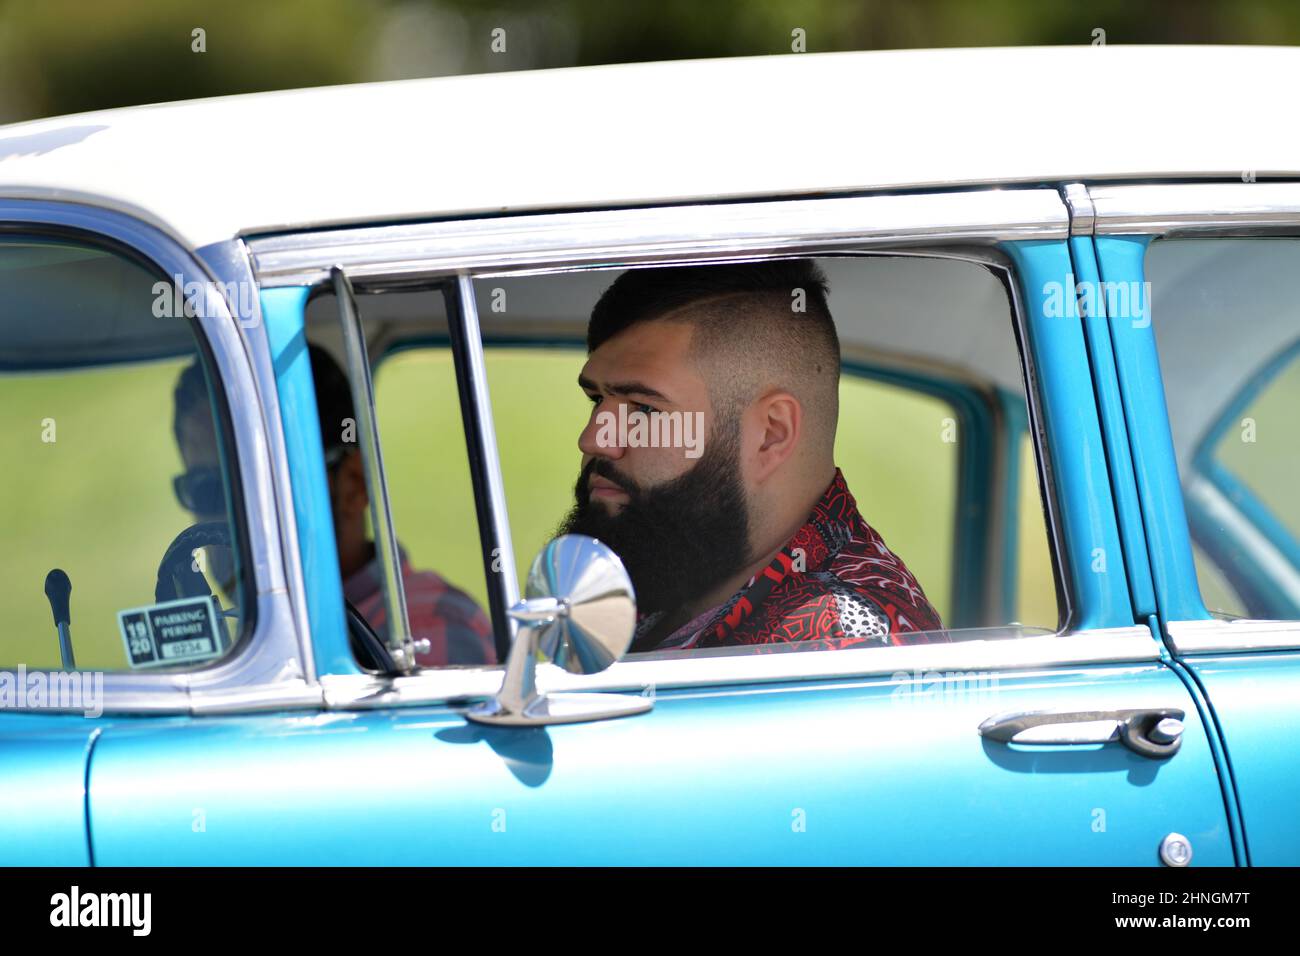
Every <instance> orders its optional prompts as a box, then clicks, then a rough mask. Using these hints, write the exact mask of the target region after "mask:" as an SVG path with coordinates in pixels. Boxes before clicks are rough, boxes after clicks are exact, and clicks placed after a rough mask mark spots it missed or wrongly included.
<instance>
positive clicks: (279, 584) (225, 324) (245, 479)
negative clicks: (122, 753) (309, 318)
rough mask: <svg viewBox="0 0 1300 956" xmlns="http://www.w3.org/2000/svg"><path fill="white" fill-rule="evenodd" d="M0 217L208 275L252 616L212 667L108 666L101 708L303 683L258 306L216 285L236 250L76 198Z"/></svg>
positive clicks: (266, 694)
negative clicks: (245, 309)
mask: <svg viewBox="0 0 1300 956" xmlns="http://www.w3.org/2000/svg"><path fill="white" fill-rule="evenodd" d="M0 221H8V222H11V223H14V222H16V223H22V224H24V225H29V226H30V227H31V229H32V231H33V232H36V231H41V230H46V231H48V230H50V229H55V230H57V229H60V228H62V229H74V230H78V231H81V232H84V233H89V234H93V235H97V236H100V237H103V238H104V239H105V240H108V241H112V242H116V243H119V244H121V245H123V246H126V247H129V248H131V249H133V250H135V251H136V252H137V253H138V254H139V255H141V256H143V257H144V258H145V259H147V260H149V261H151V262H152V263H154V264H155V265H156V266H157V267H158V268H159V269H160V270H161V271H162V272H163V274H164V275H166V276H169V277H171V276H175V275H177V274H179V275H180V276H181V277H182V279H183V280H186V281H189V280H195V279H198V278H200V277H202V279H204V280H206V281H205V288H204V293H203V301H202V306H201V309H200V310H198V311H199V312H200V313H201V314H200V315H199V317H198V323H199V326H200V328H201V329H202V330H203V332H204V334H205V336H206V337H207V340H208V343H209V346H210V347H211V349H212V353H213V356H214V358H215V361H216V364H217V368H218V371H219V372H220V374H221V378H222V387H223V390H224V392H225V397H226V404H227V405H228V406H229V410H230V418H231V426H232V430H233V432H234V436H235V456H236V459H237V467H238V469H239V478H240V485H241V489H242V493H243V499H244V506H245V512H244V514H243V515H242V516H241V520H243V521H244V523H245V527H246V530H247V532H248V536H249V548H250V557H251V569H250V570H251V573H252V577H253V581H254V594H253V600H254V601H255V602H256V609H257V621H256V624H255V629H254V632H253V634H252V635H251V637H250V639H249V640H248V641H247V643H246V644H245V646H243V647H242V648H241V649H240V650H239V651H238V652H237V653H236V654H234V655H233V656H231V657H229V658H227V659H224V660H222V661H220V662H218V663H217V664H215V665H213V666H211V667H208V668H204V669H202V670H195V671H189V672H181V673H173V674H150V673H137V672H130V671H119V672H112V673H105V674H104V683H103V697H102V701H103V706H104V711H105V713H189V712H191V711H192V708H193V706H194V700H195V696H196V695H197V694H202V695H207V694H219V695H221V696H223V697H224V698H225V699H239V698H241V697H243V696H244V695H251V696H254V697H260V698H274V697H277V696H278V695H279V694H280V693H281V691H282V690H287V689H288V688H289V687H291V686H292V685H294V684H295V683H298V682H301V681H302V680H303V678H304V667H303V660H304V659H303V656H302V653H301V643H300V641H299V638H298V635H299V631H298V629H297V628H296V627H295V621H294V617H293V612H292V608H291V605H290V603H289V600H288V592H287V590H286V587H285V582H286V579H285V575H284V564H283V554H282V552H281V539H280V534H279V527H280V526H279V523H278V513H277V512H278V509H277V507H276V495H275V491H274V485H273V482H272V470H271V456H270V452H269V447H268V443H267V425H266V419H265V417H264V416H263V414H262V408H261V405H262V402H261V401H260V400H259V397H260V394H261V393H260V392H259V391H258V389H257V381H256V377H255V375H254V371H253V368H252V365H251V362H250V359H251V357H252V356H253V355H256V354H257V352H258V346H257V345H256V344H255V342H256V331H257V330H260V313H258V316H259V324H257V325H253V324H252V323H251V322H250V323H249V324H248V326H247V327H244V326H245V324H244V323H243V322H237V321H235V318H234V316H233V315H232V312H231V309H230V308H229V307H228V305H227V302H226V299H225V297H224V296H223V294H222V293H221V291H220V289H219V288H218V287H217V286H216V285H215V284H214V283H216V282H219V281H221V282H224V281H240V280H241V279H242V281H245V282H251V281H252V276H251V273H248V272H244V273H243V274H242V276H241V275H240V269H239V257H238V256H233V255H229V254H227V255H220V254H218V255H213V256H211V257H210V258H209V260H207V261H206V262H205V261H203V260H200V259H199V258H196V256H195V254H193V253H191V252H189V251H188V250H186V249H185V248H184V247H182V246H181V245H180V244H179V243H178V242H177V241H176V240H175V239H173V238H172V237H170V236H168V235H167V234H166V233H164V232H162V231H160V230H159V229H157V228H156V227H154V226H152V225H150V224H147V223H144V222H141V221H140V220H137V219H134V218H132V217H130V216H127V215H125V214H122V213H117V212H111V211H108V210H103V209H97V208H94V207H90V206H84V205H80V204H78V203H71V202H57V201H45V200H41V201H24V200H4V201H0ZM227 252H229V250H227ZM210 262H220V263H224V265H222V266H221V270H220V273H221V274H220V276H218V275H217V274H216V271H215V270H214V269H212V268H210V267H205V266H206V265H207V264H208V263H210ZM236 288H238V287H236ZM250 318H251V317H250ZM250 331H252V333H253V336H252V339H253V340H252V341H250V337H249V333H250ZM263 348H264V347H263ZM29 673H30V672H29Z"/></svg>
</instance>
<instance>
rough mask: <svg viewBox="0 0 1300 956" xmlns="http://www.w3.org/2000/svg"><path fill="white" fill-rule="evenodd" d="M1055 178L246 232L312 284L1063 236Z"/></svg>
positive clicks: (265, 254) (267, 254)
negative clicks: (338, 272) (259, 234)
mask: <svg viewBox="0 0 1300 956" xmlns="http://www.w3.org/2000/svg"><path fill="white" fill-rule="evenodd" d="M1068 228H1069V221H1068V217H1067V215H1066V210H1065V208H1064V207H1063V206H1062V204H1061V198H1060V196H1059V195H1058V194H1057V192H1056V190H1054V189H1041V188H1040V189H981V190H969V191H962V192H949V193H922V194H919V195H899V196H866V197H857V198H851V199H800V200H779V201H769V202H751V203H720V204H710V205H694V206H668V207H657V208H651V209H631V210H629V209H619V210H608V211H599V212H573V213H548V214H542V215H521V216H511V217H504V218H485V219H468V220H459V221H447V222H433V223H416V224H412V225H404V226H374V227H366V228H361V229H336V230H329V231H322V232H311V233H297V234H293V235H283V236H267V237H263V238H253V239H251V240H250V241H249V248H250V249H251V250H252V254H253V261H254V267H255V270H256V272H257V276H258V280H259V282H261V284H262V285H263V287H267V288H270V287H274V286H288V285H314V284H316V283H319V282H322V281H324V280H325V279H326V278H327V276H328V273H329V269H330V267H331V266H333V265H336V264H337V265H340V266H342V267H343V268H345V269H346V270H347V272H348V275H349V276H350V277H351V278H352V280H353V282H354V283H356V284H357V285H358V286H361V285H362V284H363V280H364V279H365V278H366V277H368V276H378V275H384V276H394V275H409V276H435V275H445V274H450V273H457V272H471V271H472V272H481V271H486V270H492V269H512V270H513V269H515V268H520V269H525V268H529V267H533V268H537V267H544V266H547V265H559V264H583V263H585V264H595V263H612V262H615V261H621V260H624V259H627V258H637V259H639V260H641V261H671V260H676V259H680V258H683V257H686V258H692V259H699V258H711V257H712V258H728V257H734V256H736V255H750V254H762V253H773V252H780V251H786V250H792V249H806V248H808V247H816V248H818V249H820V250H823V251H832V250H835V249H840V248H843V247H846V246H856V247H862V246H878V245H887V244H901V245H908V244H915V243H924V242H933V241H935V240H936V239H943V240H944V241H947V242H963V241H965V242H986V243H993V242H998V241H1003V240H1009V239H1061V238H1064V237H1065V236H1066V235H1067V232H1068Z"/></svg>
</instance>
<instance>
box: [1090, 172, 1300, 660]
mask: <svg viewBox="0 0 1300 956" xmlns="http://www.w3.org/2000/svg"><path fill="white" fill-rule="evenodd" d="M1086 198H1087V199H1088V200H1090V201H1091V205H1092V213H1093V223H1092V234H1093V235H1097V236H1131V235H1150V236H1154V237H1155V239H1180V238H1211V237H1213V238H1258V237H1266V236H1293V237H1295V236H1300V182H1280V181H1269V182H1245V181H1243V182H1240V183H1163V184H1143V185H1093V186H1089V187H1087V193H1086ZM1153 241H1154V240H1153ZM1180 479H1181V476H1180ZM1182 492H1183V496H1184V498H1185V499H1186V497H1187V495H1188V491H1187V489H1182ZM1196 587H1197V593H1198V595H1199V593H1200V581H1199V579H1198V580H1197V582H1196ZM1202 603H1204V598H1202ZM1165 628H1166V630H1167V631H1168V634H1169V639H1170V643H1171V645H1172V647H1173V649H1174V651H1175V652H1177V653H1179V654H1188V655H1197V654H1218V653H1223V652H1247V651H1262V650H1288V649H1300V621H1270V620H1261V619H1256V618H1240V619H1236V620H1219V619H1212V620H1195V621H1183V620H1176V621H1166V622H1165Z"/></svg>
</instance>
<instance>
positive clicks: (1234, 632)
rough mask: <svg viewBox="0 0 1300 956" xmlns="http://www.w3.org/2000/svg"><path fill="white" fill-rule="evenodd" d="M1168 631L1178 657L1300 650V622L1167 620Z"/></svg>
mask: <svg viewBox="0 0 1300 956" xmlns="http://www.w3.org/2000/svg"><path fill="white" fill-rule="evenodd" d="M1167 628H1168V631H1169V640H1170V643H1172V644H1173V648H1174V650H1175V651H1176V652H1177V653H1179V654H1208V653H1213V652H1221V651H1228V652H1233V651H1271V650H1291V649H1300V621H1257V620H1246V619H1241V620H1233V621H1220V620H1213V621H1170V622H1169V623H1168V625H1167Z"/></svg>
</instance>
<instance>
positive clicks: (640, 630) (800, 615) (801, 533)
mask: <svg viewBox="0 0 1300 956" xmlns="http://www.w3.org/2000/svg"><path fill="white" fill-rule="evenodd" d="M826 297H827V283H826V279H825V277H824V275H823V274H822V273H821V271H820V270H819V269H818V268H817V266H816V265H815V264H813V263H812V262H808V261H774V262H766V263H753V264H737V265H710V266H687V267H678V268H659V269H635V270H630V271H628V272H626V273H625V274H624V275H622V276H620V277H619V278H618V279H617V280H616V281H615V282H614V283H613V284H612V285H611V286H610V287H609V288H608V289H607V290H606V291H605V293H604V294H603V295H602V296H601V298H600V300H599V301H598V302H597V304H596V306H595V308H594V309H593V310H592V314H591V318H590V322H589V324H588V330H587V352H588V359H587V362H586V364H585V365H584V367H583V369H582V373H581V375H580V376H579V379H578V381H579V385H580V386H581V388H582V389H583V391H584V392H585V393H586V394H587V396H588V397H589V398H590V399H591V401H592V403H593V408H592V412H591V417H590V418H589V419H588V422H587V425H586V427H585V428H584V429H583V431H582V433H581V435H580V436H579V440H578V445H579V448H580V449H581V451H582V470H581V474H580V476H579V479H578V482H577V486H576V488H575V499H576V500H575V504H574V506H573V508H572V510H571V511H570V513H569V514H568V516H567V517H566V518H565V519H564V521H563V523H562V525H561V528H560V530H561V532H562V533H579V534H588V535H591V536H593V537H596V538H599V539H600V540H602V541H604V542H605V543H606V544H608V545H609V546H610V547H611V548H612V549H613V550H614V551H615V552H616V553H617V554H618V555H619V556H620V558H621V559H622V560H623V563H624V565H625V566H626V568H627V571H628V574H629V575H630V577H631V579H632V582H633V585H634V587H635V589H636V597H637V608H638V615H639V621H638V626H637V632H636V638H635V641H634V643H633V647H632V650H633V651H634V652H645V651H661V650H672V649H692V648H709V647H723V646H731V645H753V644H791V643H796V642H799V643H802V642H820V643H821V644H824V645H825V646H828V647H837V648H838V647H849V646H859V645H863V646H867V645H890V644H908V643H929V642H933V641H946V640H948V635H947V634H946V632H944V630H943V625H942V622H941V621H940V619H939V615H938V613H937V612H936V611H935V610H934V608H933V607H932V606H931V604H930V602H929V600H928V599H927V598H926V596H925V593H924V591H923V589H922V588H921V586H920V584H919V583H918V581H917V580H916V578H915V577H914V576H913V575H912V573H911V572H910V571H909V570H908V568H907V566H906V565H905V564H904V563H903V561H902V559H901V558H899V557H898V556H897V555H895V554H894V553H893V552H892V551H891V550H890V549H889V548H888V547H887V546H886V545H885V543H884V541H883V540H882V538H881V537H880V535H879V534H878V533H877V532H876V531H875V530H874V529H873V528H872V527H871V526H870V525H869V524H867V522H866V521H865V520H864V519H863V517H862V515H861V514H860V513H859V512H858V509H857V505H856V503H855V501H854V498H853V496H852V494H851V493H850V492H849V489H848V486H847V484H846V483H845V481H844V477H843V475H842V474H841V472H840V470H839V469H838V468H837V467H836V465H835V458H834V443H835V432H836V422H837V416H838V405H839V397H838V388H839V375H840V350H839V341H838V336H837V333H836V331H835V325H834V322H833V320H832V318H831V315H830V311H829V308H828V306H827V303H826ZM889 453H890V450H889V449H888V448H884V449H881V458H882V462H885V463H886V464H887V460H888V455H889Z"/></svg>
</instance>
